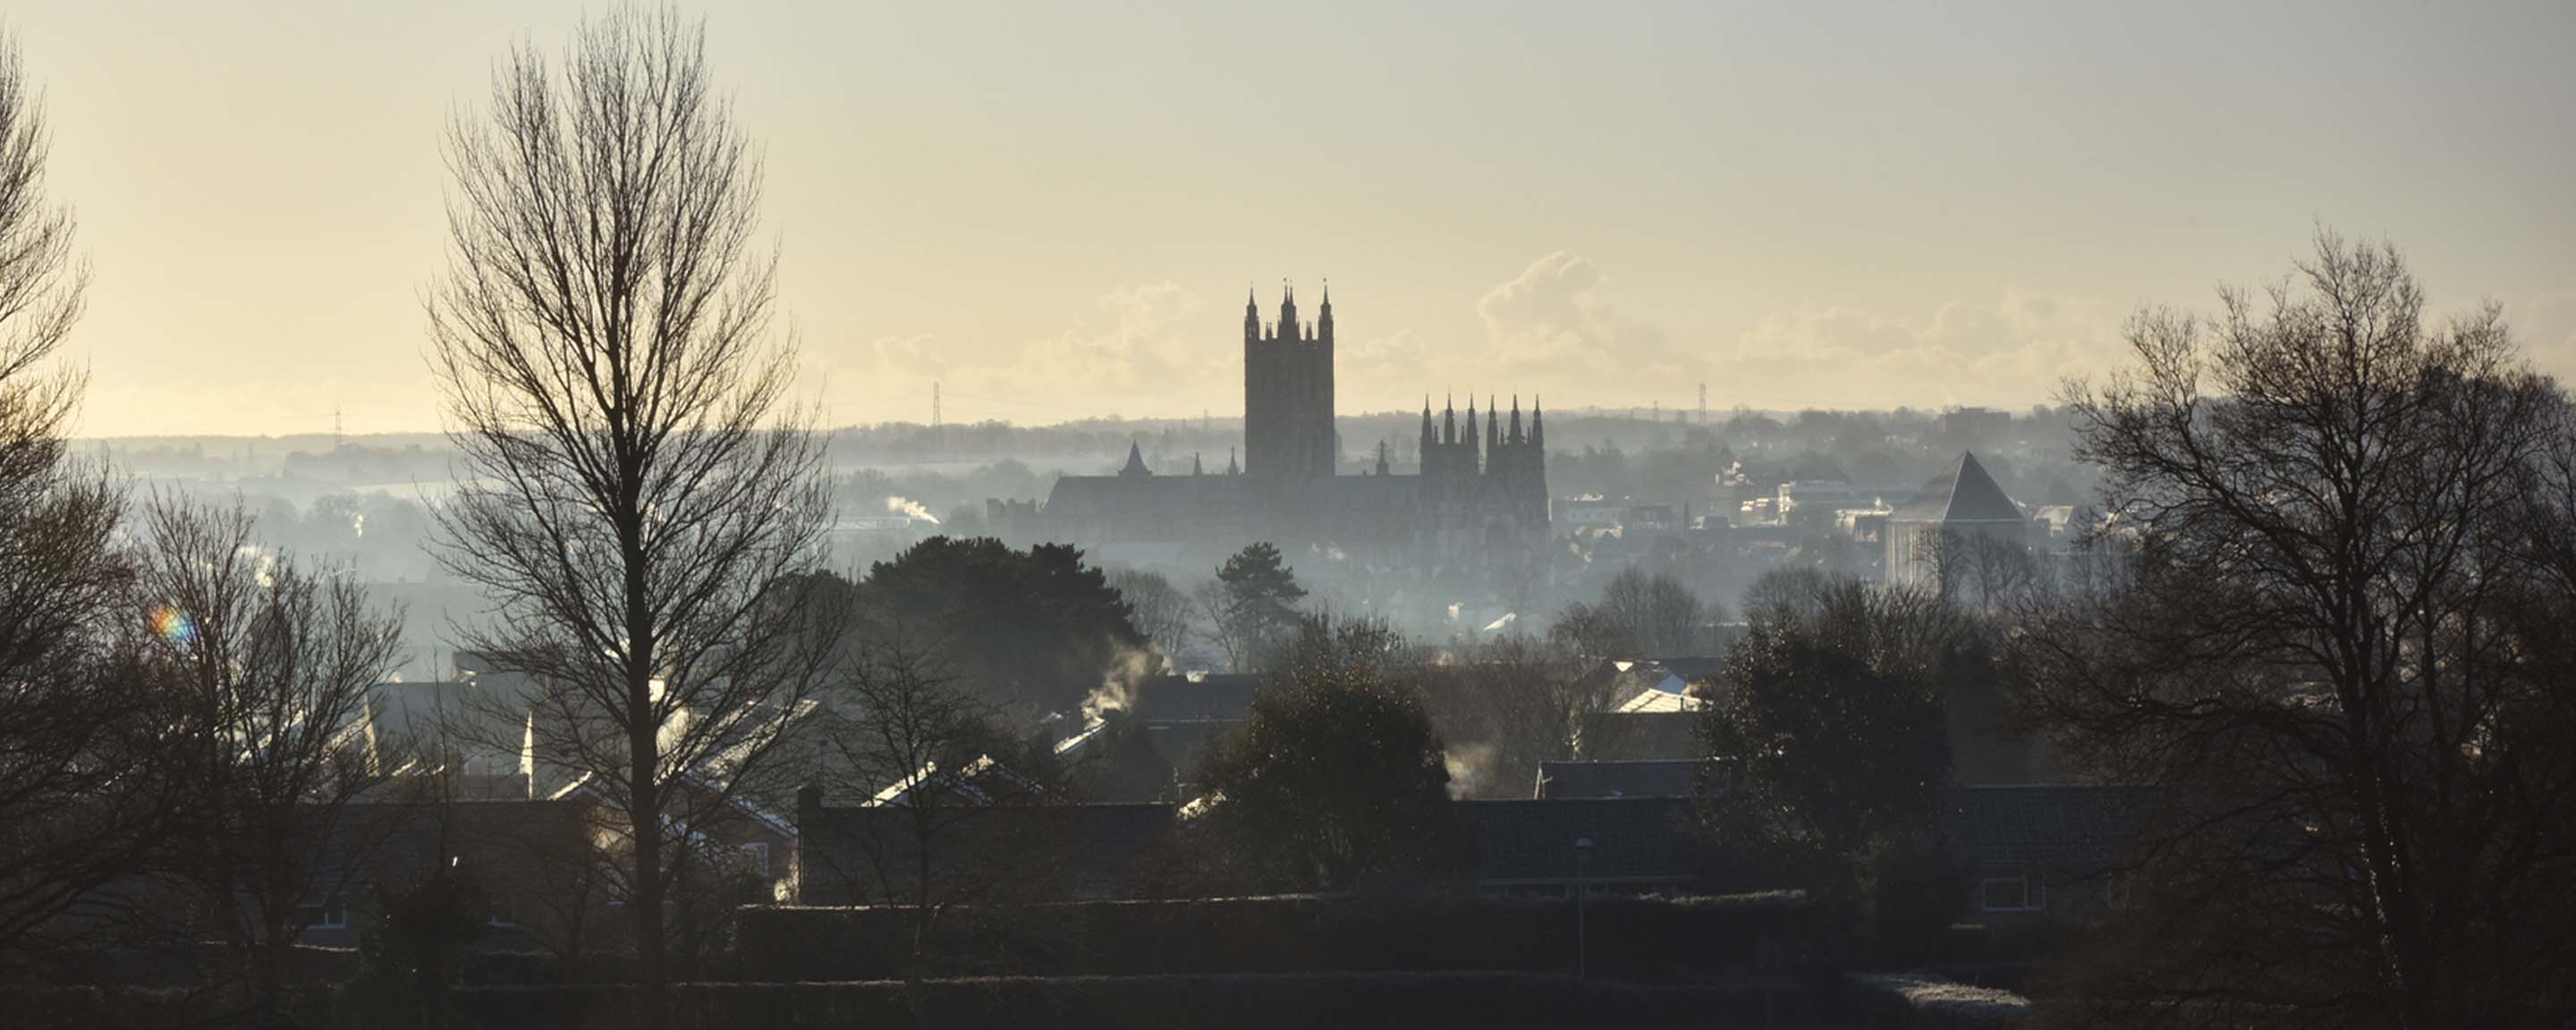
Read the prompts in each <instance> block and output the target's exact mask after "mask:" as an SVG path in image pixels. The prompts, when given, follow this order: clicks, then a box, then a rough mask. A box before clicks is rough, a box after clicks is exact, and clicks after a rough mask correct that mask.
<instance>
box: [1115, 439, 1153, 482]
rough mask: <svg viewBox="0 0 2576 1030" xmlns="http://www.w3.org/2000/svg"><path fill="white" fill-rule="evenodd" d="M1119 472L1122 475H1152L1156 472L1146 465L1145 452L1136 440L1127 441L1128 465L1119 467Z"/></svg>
mask: <svg viewBox="0 0 2576 1030" xmlns="http://www.w3.org/2000/svg"><path fill="white" fill-rule="evenodd" d="M1118 474H1119V475H1122V476H1150V475H1153V474H1154V472H1153V470H1151V469H1148V468H1146V467H1145V452H1144V451H1143V450H1140V449H1138V448H1137V446H1136V441H1134V440H1129V441H1127V467H1126V468H1122V469H1119V470H1118Z"/></svg>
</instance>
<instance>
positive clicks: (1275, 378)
mask: <svg viewBox="0 0 2576 1030" xmlns="http://www.w3.org/2000/svg"><path fill="white" fill-rule="evenodd" d="M1243 446H1244V454H1243V471H1244V474H1245V475H1248V476H1251V477H1252V478H1253V479H1254V481H1255V482H1256V483H1258V484H1260V485H1261V487H1262V488H1263V489H1265V490H1266V491H1270V492H1273V493H1274V495H1276V494H1285V493H1288V492H1291V491H1293V490H1294V489H1295V488H1296V486H1297V485H1298V484H1301V483H1303V482H1305V481H1306V480H1309V479H1314V478H1317V477H1322V476H1330V475H1332V474H1333V471H1334V468H1335V466H1337V465H1339V464H1340V461H1341V443H1340V439H1339V437H1338V436H1337V435H1336V433H1335V431H1334V428H1333V294H1332V290H1331V288H1330V287H1326V288H1325V291H1324V303H1323V310H1322V311H1320V312H1319V313H1318V316H1317V320H1316V321H1315V322H1313V323H1301V322H1299V321H1298V320H1297V292H1296V290H1295V289H1294V288H1293V287H1285V288H1283V289H1282V291H1281V295H1280V300H1279V320H1278V321H1277V322H1275V323H1272V324H1271V325H1268V326H1264V325H1263V324H1262V323H1261V309H1260V306H1259V303H1258V301H1257V300H1256V299H1255V298H1254V297H1253V296H1252V295H1250V294H1248V293H1247V294H1246V296H1245V297H1244V301H1243Z"/></svg>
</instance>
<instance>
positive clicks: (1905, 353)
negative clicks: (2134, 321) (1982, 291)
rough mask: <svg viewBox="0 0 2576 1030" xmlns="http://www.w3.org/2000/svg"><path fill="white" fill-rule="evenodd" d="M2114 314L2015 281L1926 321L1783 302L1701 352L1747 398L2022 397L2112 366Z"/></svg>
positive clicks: (2008, 400) (2117, 348)
mask: <svg viewBox="0 0 2576 1030" xmlns="http://www.w3.org/2000/svg"><path fill="white" fill-rule="evenodd" d="M2125 318H2126V312H2125V311H2123V310H2119V309H2115V308H2113V307H2112V306H2110V305H2107V304H2103V303H2100V302H2096V301H2092V300H2088V299H2083V298H2069V297H2053V296H2048V295H2043V294H2035V293H2031V292H2029V291H2026V290H2022V289H2018V288H2014V287H2006V288H2005V289H2004V290H2003V293H2002V296H2001V297H1999V298H1998V299H1996V300H1995V301H1992V302H1984V303H1967V302H1952V303H1949V304H1945V305H1943V306H1941V307H1940V308H1939V309H1938V310H1936V311H1934V312H1933V313H1932V314H1931V315H1930V316H1929V317H1928V318H1920V317H1918V318H1910V319H1909V318H1905V317H1901V316H1895V315H1889V314H1886V313H1882V312H1877V311H1871V310H1867V309H1858V308H1841V307H1821V308H1820V307H1813V306H1809V307H1801V308H1794V309H1790V310H1787V311H1781V312H1775V313H1773V314H1770V315H1765V316H1763V317H1762V318H1760V319H1758V320H1756V321H1755V323H1754V324H1753V326H1752V327H1751V328H1749V329H1747V330H1745V331H1744V332H1743V333H1741V334H1740V335H1738V336H1737V338H1736V341H1735V344H1734V346H1732V347H1731V348H1726V349H1723V350H1720V351H1719V352H1717V353H1715V354H1713V355H1711V358H1710V362H1709V365H1710V369H1711V372H1712V374H1714V375H1715V376H1716V377H1717V378H1715V379H1713V380H1712V381H1711V382H1712V387H1713V388H1714V387H1715V385H1716V384H1717V383H1721V382H1723V383H1725V384H1727V389H1726V390H1725V392H1726V393H1729V394H1732V395H1735V396H1739V397H1742V398H1744V399H1745V402H1746V403H1751V404H1754V405H1756V406H1778V407H1791V406H1819V407H1841V408H1856V407H1893V406H1897V405H1912V406H1916V407H1931V406H1939V405H1943V404H1979V403H1989V404H2020V403H2032V402H2036V401H2042V400H2046V399H2048V398H2050V397H2052V396H2054V395H2055V393H2056V392H2057V389H2058V387H2059V385H2060V384H2061V383H2062V382H2064V380H2065V379H2066V377H2068V376H2070V375H2089V374H2098V373H2101V372H2104V371H2107V370H2109V369H2110V368H2112V367H2115V366H2116V365H2117V364H2118V363H2119V362H2120V361H2121V360H2122V353H2123V352H2122V344H2121V342H2120V327H2121V325H2122V323H2123V321H2124V320H2125Z"/></svg>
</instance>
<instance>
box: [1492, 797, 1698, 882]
mask: <svg viewBox="0 0 2576 1030" xmlns="http://www.w3.org/2000/svg"><path fill="white" fill-rule="evenodd" d="M1464 804H1465V805H1466V806H1467V819H1468V822H1469V823H1470V824H1472V825H1473V826H1474V827H1475V829H1476V882H1478V883H1481V884H1487V885H1508V884H1514V883H1554V882H1563V881H1568V880H1572V879H1574V878H1575V875H1576V872H1577V870H1576V867H1575V864H1576V857H1575V856H1576V854H1577V852H1576V849H1575V847H1574V842H1575V841H1577V840H1588V841H1591V842H1592V846H1591V847H1589V848H1586V849H1584V850H1583V857H1582V859H1581V861H1582V869H1581V873H1582V875H1583V876H1584V877H1586V878H1588V879H1591V880H1594V881H1596V882H1611V881H1620V880H1625V881H1629V882H1638V881H1649V882H1671V883H1677V882H1680V881H1684V880H1687V879H1689V878H1690V875H1691V862H1690V848H1689V845H1690V802H1689V801H1688V800H1685V799H1678V798H1619V799H1598V800H1587V801H1469V802H1464Z"/></svg>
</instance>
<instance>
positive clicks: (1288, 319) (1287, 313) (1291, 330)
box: [1279, 279, 1299, 340]
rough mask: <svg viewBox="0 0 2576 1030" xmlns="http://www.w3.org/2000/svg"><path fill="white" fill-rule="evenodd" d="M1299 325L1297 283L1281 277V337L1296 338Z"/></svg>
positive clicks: (1285, 338) (1286, 338) (1283, 338)
mask: <svg viewBox="0 0 2576 1030" xmlns="http://www.w3.org/2000/svg"><path fill="white" fill-rule="evenodd" d="M1298 325H1299V323H1298V321H1297V284H1296V283H1293V282H1289V281H1288V280H1286V279H1281V280H1279V338H1280V339H1282V340H1294V339H1296V338H1297V326H1298Z"/></svg>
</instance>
